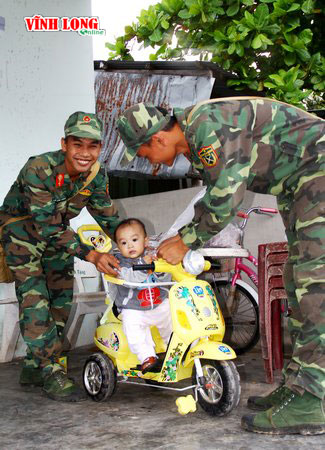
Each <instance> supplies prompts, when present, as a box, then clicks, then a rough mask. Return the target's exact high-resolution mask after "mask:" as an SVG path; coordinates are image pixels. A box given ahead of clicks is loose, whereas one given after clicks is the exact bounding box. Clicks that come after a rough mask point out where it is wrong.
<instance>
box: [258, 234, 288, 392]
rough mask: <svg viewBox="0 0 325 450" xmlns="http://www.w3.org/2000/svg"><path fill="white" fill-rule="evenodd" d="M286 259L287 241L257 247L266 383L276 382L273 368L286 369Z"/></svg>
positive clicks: (261, 333)
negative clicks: (283, 322) (283, 328)
mask: <svg viewBox="0 0 325 450" xmlns="http://www.w3.org/2000/svg"><path fill="white" fill-rule="evenodd" d="M287 259H288V246H287V243H286V242H273V243H269V244H261V245H259V246H258V299H259V315H260V335H261V348H262V357H263V359H264V369H265V377H266V382H267V383H273V381H274V375H273V369H282V368H283V350H282V331H281V300H285V299H286V298H287V294H286V291H285V289H284V285H283V278H282V275H283V266H284V264H285V262H286V261H287ZM274 300H280V302H279V301H274Z"/></svg>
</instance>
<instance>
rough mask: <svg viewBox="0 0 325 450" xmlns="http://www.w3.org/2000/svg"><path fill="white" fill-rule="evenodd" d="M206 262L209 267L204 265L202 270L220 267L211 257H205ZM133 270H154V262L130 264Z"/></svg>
mask: <svg viewBox="0 0 325 450" xmlns="http://www.w3.org/2000/svg"><path fill="white" fill-rule="evenodd" d="M205 260H206V262H208V263H210V268H208V265H206V266H205V267H204V271H207V270H210V269H216V270H218V269H220V268H221V264H220V263H219V262H216V261H213V260H212V259H211V258H205ZM132 269H133V270H152V271H155V263H153V262H152V263H151V264H134V265H133V266H132Z"/></svg>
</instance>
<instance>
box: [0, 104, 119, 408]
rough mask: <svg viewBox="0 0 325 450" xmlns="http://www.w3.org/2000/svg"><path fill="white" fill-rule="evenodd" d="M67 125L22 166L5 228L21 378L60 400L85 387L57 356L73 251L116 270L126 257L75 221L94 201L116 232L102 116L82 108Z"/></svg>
mask: <svg viewBox="0 0 325 450" xmlns="http://www.w3.org/2000/svg"><path fill="white" fill-rule="evenodd" d="M64 132H65V137H64V138H62V140H61V146H62V149H61V150H58V151H54V152H49V153H43V154H41V155H38V156H32V157H31V158H29V160H28V161H27V163H26V164H25V165H24V167H23V168H22V170H21V171H20V173H19V175H18V178H17V180H16V181H15V182H14V183H13V185H12V187H11V189H10V191H9V192H8V194H7V196H6V197H5V200H4V203H3V205H2V207H1V208H0V229H1V228H2V243H3V247H4V251H5V254H6V262H7V264H8V267H9V268H10V270H11V272H12V275H13V278H14V281H15V288H16V295H17V299H18V302H19V320H20V329H21V333H22V336H23V338H24V341H25V343H26V345H27V354H26V357H25V359H24V363H23V369H22V372H21V375H20V384H22V385H27V386H30V385H38V386H43V389H44V391H45V393H46V394H47V395H48V396H49V397H50V398H52V399H54V400H61V401H79V400H83V399H84V398H85V396H84V393H83V391H82V390H81V389H80V388H79V387H78V386H77V385H76V384H75V383H74V382H73V381H72V380H71V379H69V378H68V377H67V375H66V373H65V372H64V371H63V370H62V368H61V366H60V365H59V364H58V363H57V361H58V358H59V357H60V354H61V351H62V341H63V331H64V327H65V324H66V322H67V319H68V317H69V312H70V309H71V304H72V294H73V258H74V257H75V256H76V257H78V258H80V259H83V260H86V261H89V262H91V263H93V264H95V265H96V267H97V269H98V270H99V271H101V272H105V273H110V274H115V270H114V269H113V267H115V268H118V267H119V264H118V261H117V260H116V259H115V257H114V256H112V255H108V254H101V253H97V252H96V251H95V250H93V248H92V247H88V246H87V245H85V244H83V243H82V242H81V241H80V239H79V237H78V235H77V234H76V233H74V231H73V230H72V228H70V227H69V220H70V219H72V218H73V217H76V216H77V215H78V214H79V213H80V211H81V210H82V208H83V207H87V210H88V211H89V213H90V214H91V215H92V216H93V218H94V219H95V220H96V221H97V222H98V223H99V225H100V226H101V227H102V228H103V229H104V230H105V231H106V232H107V234H109V235H110V236H112V233H113V232H114V229H115V227H116V225H117V223H118V216H117V212H116V210H115V207H114V205H113V203H112V201H111V199H110V197H109V194H108V180H107V177H106V175H105V171H104V169H103V168H101V167H100V164H99V162H98V161H97V159H98V156H99V154H100V149H101V132H102V125H101V122H100V120H99V119H98V118H97V117H96V115H95V114H87V113H84V112H81V111H78V112H75V113H74V114H72V115H71V116H70V117H69V118H68V120H67V122H66V124H65V127H64Z"/></svg>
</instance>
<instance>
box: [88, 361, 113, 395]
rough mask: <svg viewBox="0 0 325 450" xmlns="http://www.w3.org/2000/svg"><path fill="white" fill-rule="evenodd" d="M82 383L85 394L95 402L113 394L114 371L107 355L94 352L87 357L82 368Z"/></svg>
mask: <svg viewBox="0 0 325 450" xmlns="http://www.w3.org/2000/svg"><path fill="white" fill-rule="evenodd" d="M83 383H84V387H85V389H86V392H87V394H88V395H89V396H90V397H91V398H92V399H93V400H94V401H96V402H102V401H104V400H106V399H108V398H109V397H111V396H112V395H113V394H114V392H115V389H116V383H117V379H116V371H115V368H114V364H113V363H112V361H111V360H110V359H109V357H108V356H106V355H104V354H102V353H94V354H93V355H91V356H90V357H89V358H88V359H87V361H86V363H85V366H84V370H83Z"/></svg>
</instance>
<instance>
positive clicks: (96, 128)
mask: <svg viewBox="0 0 325 450" xmlns="http://www.w3.org/2000/svg"><path fill="white" fill-rule="evenodd" d="M64 135H65V137H67V136H77V137H80V138H89V139H96V140H97V141H101V139H102V122H101V121H100V120H99V119H98V117H97V116H96V114H92V113H85V112H83V111H76V112H75V113H73V114H71V116H70V117H69V118H68V120H67V121H66V123H65V125H64Z"/></svg>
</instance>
